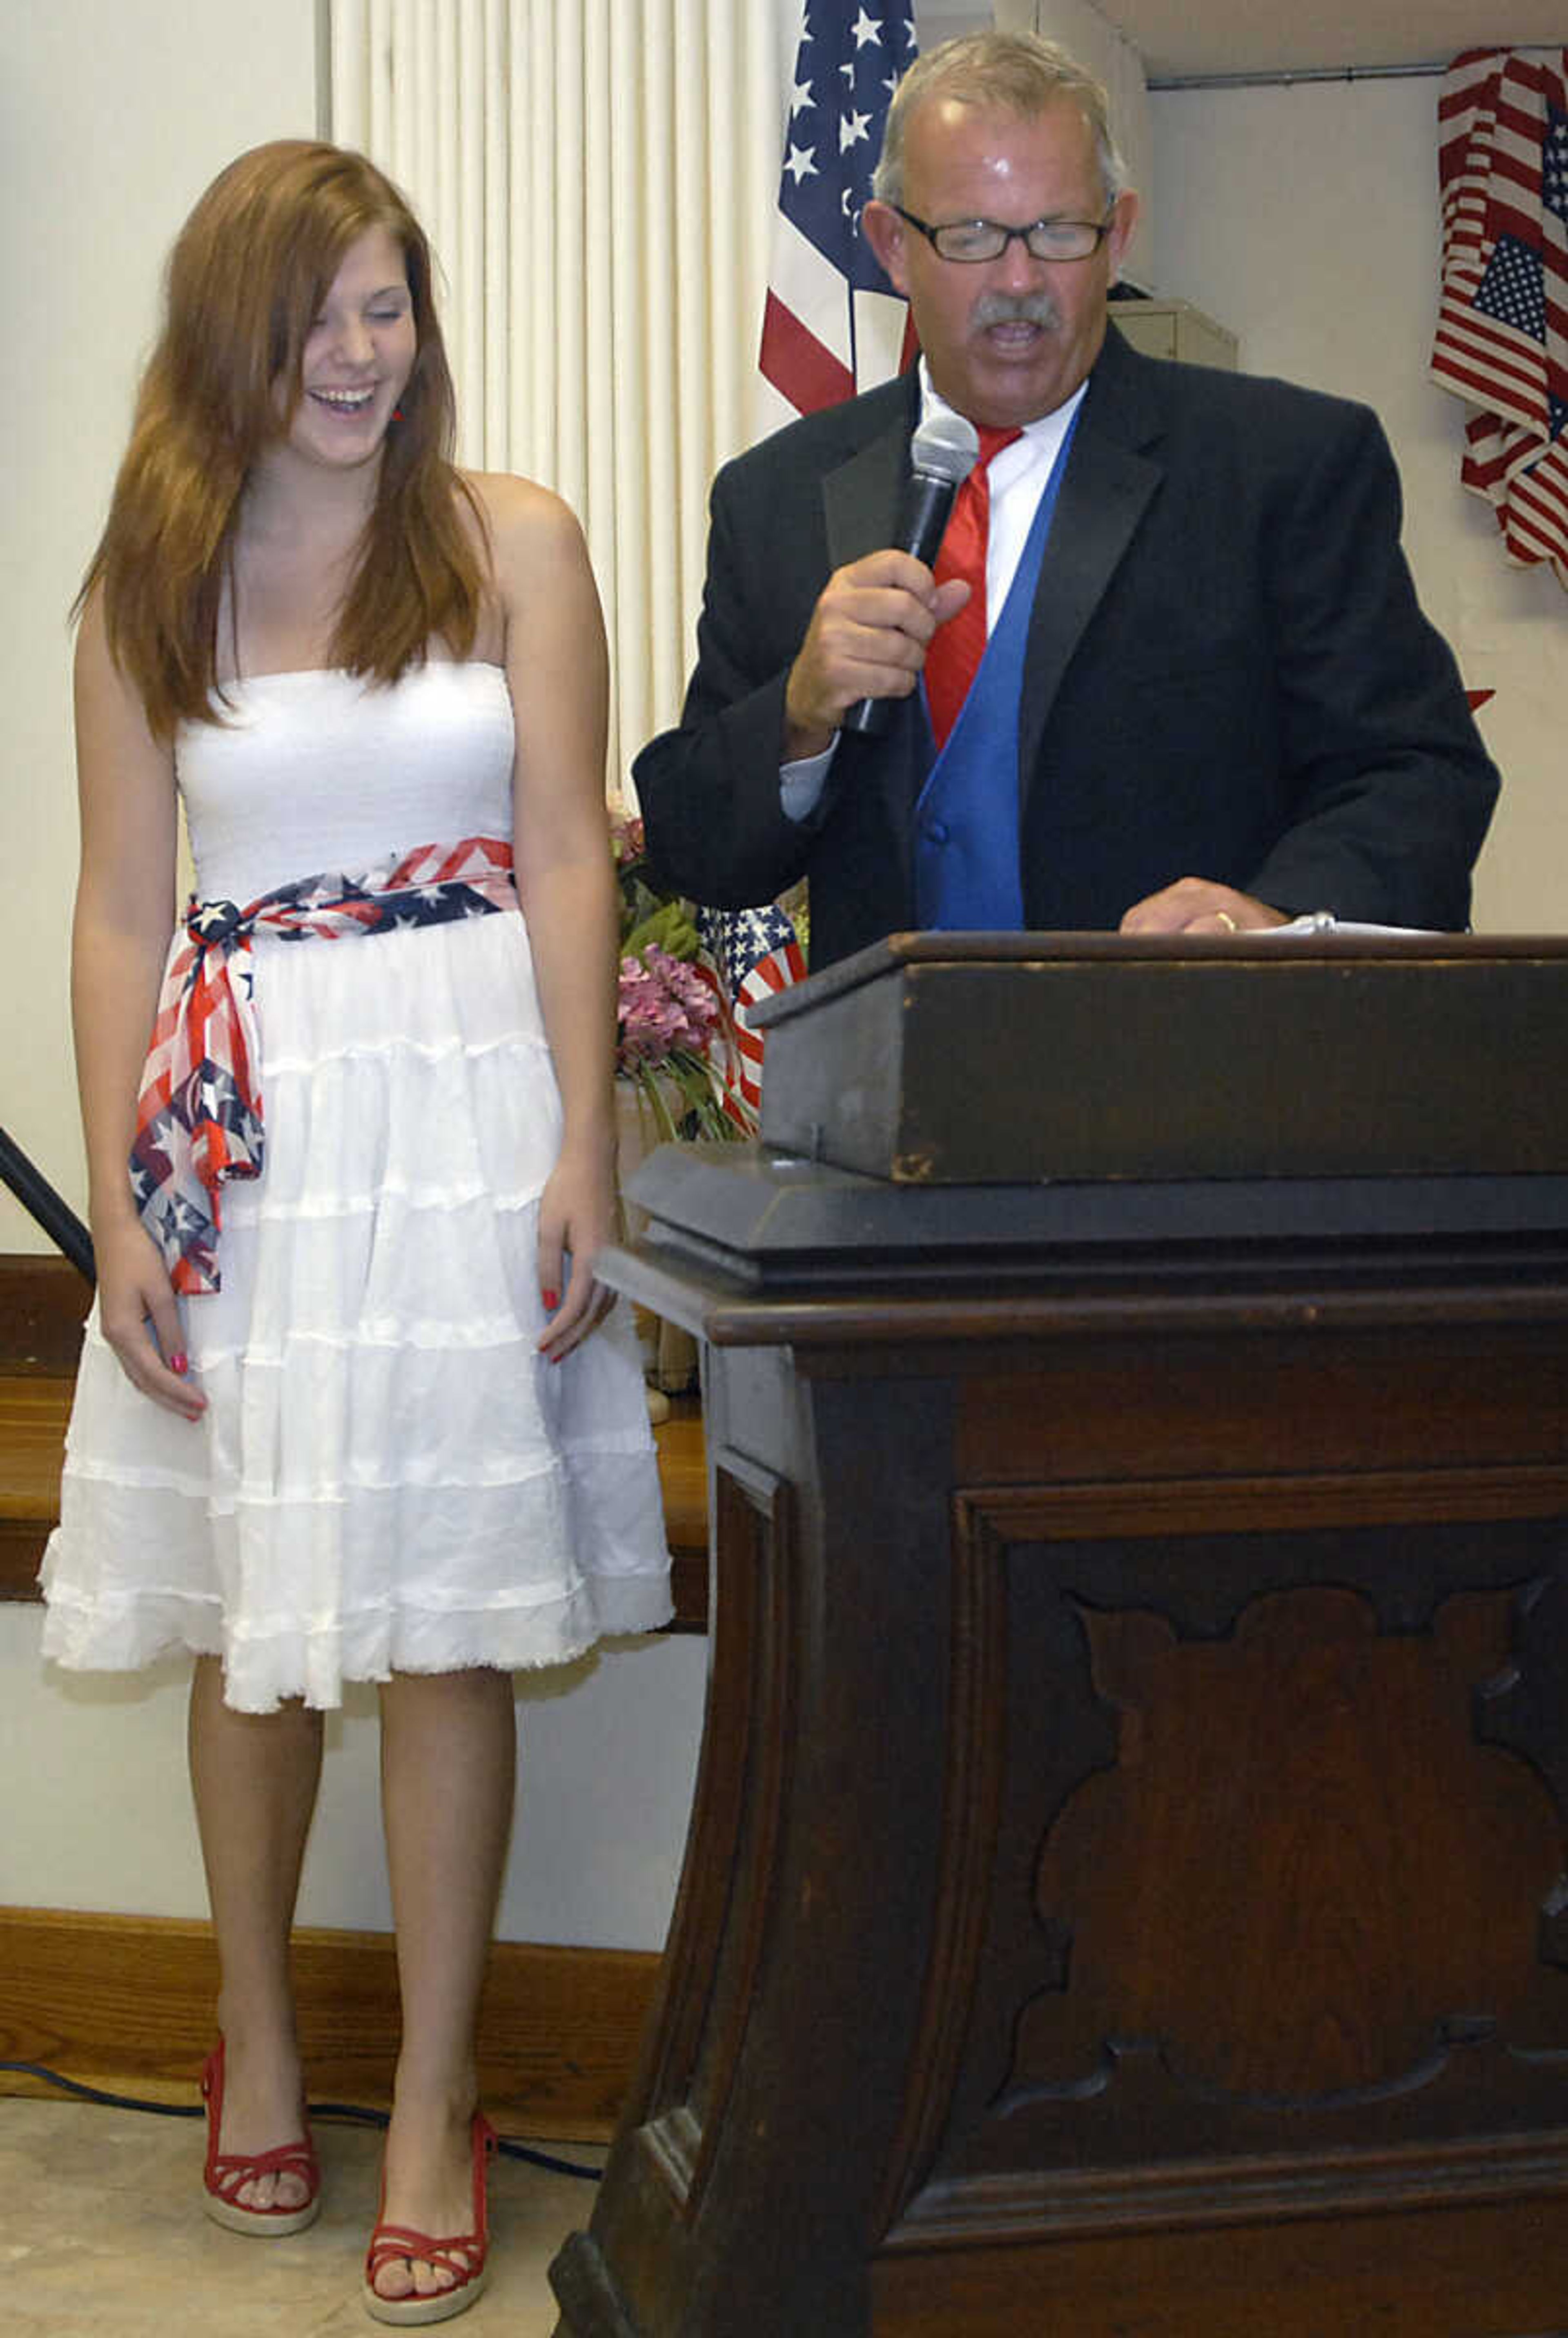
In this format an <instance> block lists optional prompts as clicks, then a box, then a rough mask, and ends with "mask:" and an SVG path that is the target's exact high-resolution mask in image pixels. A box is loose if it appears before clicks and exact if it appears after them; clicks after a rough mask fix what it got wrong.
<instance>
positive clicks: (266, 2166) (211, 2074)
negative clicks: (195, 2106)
mask: <svg viewBox="0 0 1568 2338" xmlns="http://www.w3.org/2000/svg"><path fill="white" fill-rule="evenodd" d="M201 2094H202V2097H203V2099H204V2101H205V2102H206V2105H207V2165H206V2166H205V2168H204V2169H203V2170H202V2176H201V2186H202V2190H201V2205H202V2207H203V2208H204V2209H205V2210H206V2211H207V2214H208V2215H210V2216H211V2219H212V2222H213V2223H214V2224H215V2225H223V2226H225V2227H226V2229H227V2230H228V2231H229V2232H230V2233H250V2234H270V2235H272V2236H273V2237H274V2238H275V2239H279V2240H280V2239H282V2237H283V2235H285V2234H287V2233H302V2232H303V2231H304V2230H305V2227H306V2226H307V2225H313V2224H314V2223H315V2222H316V2219H317V2217H318V2216H319V2215H320V2213H321V2166H320V2163H319V2160H318V2159H317V2156H316V2146H315V2145H314V2143H312V2141H311V2140H310V2137H309V2134H306V2135H303V2136H301V2137H300V2138H299V2142H298V2143H282V2144H279V2145H278V2146H277V2147H276V2148H275V2149H274V2150H271V2151H254V2152H251V2151H220V2150H219V2148H218V2138H219V2136H220V2132H221V2130H222V2126H223V2040H222V2039H221V2038H220V2039H219V2040H218V2043H217V2045H216V2046H215V2047H214V2048H213V2049H212V2051H211V2054H210V2055H209V2056H208V2057H207V2067H206V2068H205V2069H204V2070H203V2071H202V2073H201ZM258 2176H298V2177H299V2180H300V2182H301V2183H302V2184H303V2185H304V2186H305V2187H306V2189H305V2197H304V2199H303V2200H300V2201H298V2202H294V2203H292V2204H290V2205H289V2206H287V2207H285V2206H283V2205H281V2204H279V2205H276V2206H273V2207H270V2208H252V2207H250V2205H248V2204H247V2203H246V2202H245V2201H243V2200H241V2199H240V2193H241V2192H242V2191H243V2190H244V2189H245V2186H246V2185H247V2184H253V2183H254V2182H255V2181H256V2179H257V2178H258Z"/></svg>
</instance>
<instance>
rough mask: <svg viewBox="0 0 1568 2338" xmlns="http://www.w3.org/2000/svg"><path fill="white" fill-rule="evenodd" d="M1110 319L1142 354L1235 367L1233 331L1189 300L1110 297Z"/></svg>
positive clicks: (1229, 367) (1228, 368) (1228, 367)
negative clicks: (1217, 322) (1119, 298)
mask: <svg viewBox="0 0 1568 2338" xmlns="http://www.w3.org/2000/svg"><path fill="white" fill-rule="evenodd" d="M1111 321H1112V324H1113V325H1115V326H1116V327H1117V328H1118V329H1119V330H1120V331H1122V332H1123V333H1124V334H1125V335H1126V337H1127V339H1129V340H1130V341H1131V342H1132V347H1133V348H1134V349H1138V350H1140V351H1142V355H1143V356H1144V357H1146V358H1176V359H1180V360H1181V363H1183V364H1184V365H1206V366H1222V367H1223V368H1225V370H1226V371H1227V372H1229V373H1234V372H1235V370H1236V367H1237V351H1238V348H1239V344H1238V341H1237V339H1236V336H1235V334H1234V333H1230V332H1227V331H1226V329H1225V327H1224V326H1223V325H1217V324H1216V323H1215V322H1214V319H1213V318H1212V317H1206V316H1205V315H1204V314H1203V311H1202V309H1195V308H1194V307H1193V306H1192V303H1191V300H1112V303H1111Z"/></svg>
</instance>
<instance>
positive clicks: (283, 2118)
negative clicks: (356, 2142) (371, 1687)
mask: <svg viewBox="0 0 1568 2338" xmlns="http://www.w3.org/2000/svg"><path fill="white" fill-rule="evenodd" d="M190 1753H191V1788H192V1791H193V1793H194V1794H195V1798H196V1822H197V1825H198V1827H199V1829H200V1831H201V1857H202V1861H203V1862H204V1864H205V1866H206V1870H207V1892H208V1898H209V1900H210V1901H211V1908H212V1924H213V1930H214V1931H215V1932H216V1934H217V1938H218V1959H219V1995H218V2027H219V2029H220V2031H221V2032H222V2036H223V2042H224V2090H223V2132H222V2137H221V2147H222V2149H223V2150H224V2151H226V2152H258V2151H268V2150H271V2149H272V2148H273V2147H274V2146H277V2145H279V2144H282V2143H291V2142H292V2141H293V2140H294V2139H295V2138H296V2137H298V2135H299V2103H300V2097H301V2091H302V2089H301V2083H300V2069H299V2040H298V2038H297V2036H296V2032H295V2026H294V1996H293V1989H292V1986H291V1982H290V1978H289V1931H290V1929H291V1927H292V1925H293V1921H294V1903H295V1901H296V1899H297V1898H298V1896H299V1870H300V1866H301V1864H302V1862H303V1861H304V1857H305V1842H306V1838H307V1836H308V1835H309V1832H310V1814H311V1812H312V1811H313V1810H314V1809H315V1806H316V1788H317V1785H318V1783H319V1779H320V1775H321V1715H320V1714H319V1713H315V1712H311V1711H310V1710H309V1709H308V1708H307V1707H306V1706H304V1705H302V1704H286V1705H283V1706H282V1707H280V1709H279V1711H278V1712H277V1713H267V1714H255V1713H235V1712H233V1711H232V1710H231V1709H230V1706H228V1705H226V1704H224V1702H223V1673H222V1666H221V1665H220V1663H219V1661H218V1659H217V1657H216V1656H199V1657H198V1658H197V1660H196V1671H195V1676H194V1678H193V1679H192V1681H191V1721H190ZM305 2188H306V2187H305V2186H304V2183H303V2181H302V2180H301V2178H300V2177H299V2176H295V2175H288V2174H286V2175H283V2176H262V2177H259V2178H258V2179H257V2180H256V2181H255V2182H254V2183H252V2184H247V2185H245V2186H242V2187H241V2188H240V2192H239V2193H238V2194H237V2195H236V2198H237V2201H238V2204H239V2205H240V2206H242V2207H248V2208H264V2207H268V2206H270V2205H279V2206H281V2207H298V2206H299V2205H300V2204H301V2203H302V2201H303V2200H304V2197H305Z"/></svg>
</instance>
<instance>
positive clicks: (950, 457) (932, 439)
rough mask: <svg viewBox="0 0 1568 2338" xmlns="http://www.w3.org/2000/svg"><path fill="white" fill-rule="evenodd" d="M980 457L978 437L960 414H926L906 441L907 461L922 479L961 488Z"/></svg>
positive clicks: (969, 423)
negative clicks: (924, 418)
mask: <svg viewBox="0 0 1568 2338" xmlns="http://www.w3.org/2000/svg"><path fill="white" fill-rule="evenodd" d="M979 454H980V434H979V432H978V431H977V430H976V429H975V425H974V424H973V423H972V422H970V421H967V420H966V419H965V417H964V416H963V415H962V414H951V413H949V414H932V415H928V416H927V417H926V420H925V421H924V422H923V423H922V424H921V425H920V427H919V429H918V430H916V433H915V436H914V437H913V438H912V439H911V440H910V442H909V460H910V462H911V464H912V465H913V466H914V467H915V469H916V471H917V472H919V474H920V475H921V476H922V477H923V478H927V479H941V480H943V481H945V482H946V485H947V486H952V487H957V486H962V485H963V483H964V481H965V479H966V478H967V477H968V476H969V474H970V472H971V471H972V470H973V469H974V468H975V462H976V461H977V459H978V457H979Z"/></svg>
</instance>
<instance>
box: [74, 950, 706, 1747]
mask: <svg viewBox="0 0 1568 2338" xmlns="http://www.w3.org/2000/svg"><path fill="white" fill-rule="evenodd" d="M255 967H256V1000H257V1006H258V1020H259V1022H260V1027H261V1033H262V1108H263V1114H264V1118H265V1125H266V1159H265V1164H264V1168H263V1172H262V1175H261V1176H260V1179H258V1180H256V1181H254V1182H253V1183H250V1184H240V1183H231V1184H228V1185H226V1186H225V1187H224V1191H223V1230H222V1234H221V1237H220V1242H219V1262H220V1271H221V1276H222V1286H223V1287H222V1289H221V1291H220V1292H216V1293H215V1294H212V1295H211V1296H202V1297H199V1298H193V1299H190V1300H187V1301H185V1302H182V1313H183V1319H184V1324H185V1332H186V1350H187V1352H188V1354H189V1355H190V1358H191V1370H192V1377H193V1380H194V1382H195V1384H196V1385H197V1386H198V1387H200V1388H201V1390H202V1392H203V1393H204V1394H205V1396H206V1398H207V1400H208V1401H207V1410H206V1413H205V1414H204V1416H203V1417H202V1419H201V1421H200V1422H199V1423H197V1424H195V1425H192V1424H191V1423H190V1422H188V1421H185V1420H183V1419H180V1418H178V1417H177V1416H176V1415H174V1414H172V1413H170V1412H167V1411H165V1410H163V1409H162V1407H160V1406H157V1405H154V1404H153V1403H152V1402H151V1401H150V1400H148V1399H147V1398H145V1397H142V1396H141V1395H139V1394H138V1393H137V1391H136V1390H134V1389H133V1388H132V1386H131V1383H130V1382H129V1380H126V1378H125V1376H124V1374H123V1373H122V1371H121V1370H120V1367H119V1365H118V1364H117V1362H116V1361H115V1360H114V1356H113V1352H112V1351H111V1350H110V1349H109V1348H108V1347H107V1345H106V1344H105V1342H104V1341H103V1337H102V1335H101V1333H100V1331H99V1329H98V1323H97V1316H96V1310H94V1311H93V1316H92V1318H90V1320H89V1322H88V1326H87V1331H86V1335H85V1341H84V1345H83V1357H82V1367H81V1372H80V1376H79V1380H78V1384H77V1391H76V1401H75V1407H74V1410H73V1415H72V1420H71V1428H70V1434H69V1437H68V1439H67V1449H66V1466H65V1474H64V1485H63V1488H62V1498H61V1523H60V1526H59V1528H57V1529H56V1531H55V1533H54V1535H53V1537H51V1539H50V1543H49V1547H48V1550H47V1552H46V1553H45V1557H44V1573H43V1580H44V1594H45V1597H46V1599H47V1602H48V1616H47V1620H46V1623H45V1626H44V1653H45V1654H46V1655H50V1656H52V1657H54V1658H55V1659H56V1660H57V1661H58V1662H60V1663H61V1664H63V1665H69V1666H72V1667H75V1668H82V1669H91V1670H115V1671H119V1670H125V1669H139V1668H140V1667H141V1666H142V1665H146V1664H148V1663H150V1662H151V1661H152V1659H153V1658H154V1657H156V1656H157V1655H160V1654H162V1652H163V1651H164V1650H166V1649H169V1648H172V1647H185V1648H190V1649H194V1650H197V1651H200V1652H202V1653H206V1654H211V1655H221V1657H222V1659H223V1665H224V1675H225V1690H224V1693H225V1695H226V1698H227V1700H228V1702H229V1703H230V1704H231V1705H233V1706H235V1707H236V1708H237V1709H239V1710H240V1711H242V1712H249V1713H265V1712H270V1710H272V1709H273V1707H274V1706H275V1705H276V1704H278V1702H279V1699H281V1698H285V1697H296V1696H302V1697H303V1698H304V1699H305V1701H306V1702H307V1703H308V1704H312V1705H321V1706H330V1705H333V1704H338V1702H339V1701H340V1698H341V1694H342V1686H343V1683H344V1682H345V1681H354V1680H382V1679H385V1678H386V1677H387V1675H388V1674H389V1673H392V1672H448V1671H454V1670H457V1669H459V1668H463V1667H466V1666H469V1665H496V1666H500V1667H502V1668H504V1669H506V1670H514V1669H518V1668H521V1667H524V1666H533V1665H546V1664H552V1663H556V1662H559V1661H562V1660H563V1659H565V1658H567V1657H570V1656H573V1655H578V1654H580V1653H581V1652H582V1651H583V1649H584V1648H586V1647H587V1646H589V1645H591V1644H592V1643H593V1641H594V1640H595V1639H596V1638H597V1637H599V1636H600V1635H601V1634H603V1633H621V1632H642V1631H647V1630H650V1629H652V1628H653V1627H654V1626H657V1625H659V1624H662V1623H663V1622H664V1621H665V1620H666V1619H667V1618H668V1616H669V1614H670V1599H669V1581H668V1570H669V1558H668V1554H667V1552H666V1548H665V1543H664V1532H663V1518H662V1503H661V1497H660V1488H659V1477H658V1469H657V1462H656V1458H655V1454H654V1450H653V1444H652V1433H651V1431H650V1429H649V1424H648V1415H647V1405H646V1399H645V1395H644V1390H643V1385H642V1370H641V1365H640V1361H639V1358H638V1354H637V1349H636V1343H635V1340H634V1337H633V1334H632V1325H631V1321H630V1316H629V1311H627V1310H626V1309H625V1307H624V1306H623V1305H622V1306H620V1307H618V1308H617V1310H616V1311H615V1313H614V1314H613V1317H612V1318H611V1320H610V1321H609V1322H608V1323H606V1324H604V1325H603V1327H602V1328H601V1329H600V1330H598V1331H595V1332H594V1333H593V1336H592V1338H590V1339H589V1340H587V1341H584V1343H583V1345H582V1346H581V1347H580V1348H578V1349H576V1350H575V1351H573V1353H572V1354H570V1355H569V1356H568V1357H566V1358H565V1360H564V1361H563V1362H561V1363H559V1364H552V1363H547V1362H545V1361H542V1360H541V1358H540V1357H539V1355H538V1353H537V1351H536V1347H535V1341H536V1340H537V1338H538V1335H539V1333H540V1331H542V1330H543V1328H544V1309H543V1305H542V1302H541V1299H540V1293H539V1276H538V1266H537V1261H536V1257H535V1234H536V1227H537V1219H538V1203H539V1197H540V1194H541V1192H542V1190H543V1187H544V1182H545V1179H546V1178H547V1176H548V1174H549V1172H550V1169H551V1167H552V1165H553V1164H554V1159H555V1155H556V1152H557V1149H558V1146H559V1141H560V1128H561V1115H560V1101H559V1096H558V1094H557V1090H556V1086H555V1080H554V1072H553V1070H552V1068H551V1064H550V1059H549V1055H548V1052H547V1049H546V1046H545V1041H544V1029H543V1026H542V1023H541V1019H540V1015H539V1008H538V1002H537V997H536V994H535V990H534V975H533V966H532V960H531V958H530V954H529V948H528V939H527V933H526V929H525V928H524V922H523V919H521V917H517V916H512V915H508V914H505V913H502V914H499V915H495V916H489V917H478V918H475V919H471V920H468V921H466V922H463V923H455V924H451V925H446V926H437V927H424V928H415V929H412V930H407V931H392V932H387V933H382V934H376V935H372V936H369V937H367V938H348V939H344V940H333V941H328V940H319V939H309V940H304V941H299V942H282V941H279V940H278V939H277V938H258V941H257V944H256V951H255Z"/></svg>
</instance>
